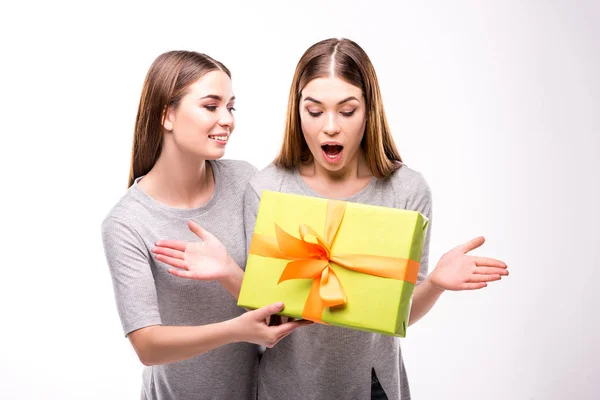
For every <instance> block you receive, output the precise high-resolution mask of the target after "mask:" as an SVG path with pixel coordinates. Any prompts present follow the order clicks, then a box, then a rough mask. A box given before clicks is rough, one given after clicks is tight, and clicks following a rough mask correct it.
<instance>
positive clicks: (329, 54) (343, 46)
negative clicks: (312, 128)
mask: <svg viewBox="0 0 600 400" xmlns="http://www.w3.org/2000/svg"><path fill="white" fill-rule="evenodd" d="M332 61H333V66H334V67H333V69H334V71H333V72H334V75H335V76H336V77H338V78H340V79H342V80H344V81H346V82H348V83H350V84H351V85H354V86H356V87H358V88H360V89H361V90H362V93H363V96H364V97H365V101H366V127H365V135H364V137H363V140H362V142H361V147H362V149H363V151H364V153H365V157H366V160H367V163H368V165H369V168H370V169H371V173H372V174H373V175H374V176H376V177H378V178H383V177H387V176H389V175H390V174H391V173H392V172H394V171H395V170H396V169H398V168H399V167H400V165H401V163H402V159H401V158H400V153H399V152H398V150H397V149H396V145H395V144H394V139H393V138H392V135H391V133H390V128H389V126H388V123H387V119H386V117H385V111H384V109H383V103H382V100H381V92H380V90H379V83H378V81H377V75H376V74H375V68H374V67H373V64H372V63H371V60H370V59H369V56H367V53H365V51H364V50H363V49H362V48H361V47H360V46H359V45H358V44H356V43H355V42H353V41H352V40H349V39H327V40H323V41H321V42H319V43H316V44H314V45H312V46H311V47H310V48H309V49H308V50H306V52H305V53H304V55H303V56H302V58H300V61H299V62H298V65H297V66H296V72H295V73H294V79H293V81H292V86H291V88H290V94H289V100H288V109H287V118H286V125H285V133H284V138H283V144H282V146H281V150H280V152H279V155H278V156H277V158H276V159H275V161H274V164H275V165H277V166H279V167H283V168H295V167H297V166H298V165H299V164H301V163H305V162H309V161H311V160H312V158H313V157H312V154H311V153H310V149H309V148H308V145H307V144H306V140H305V139H304V135H303V134H302V127H301V124H300V110H299V105H300V99H301V97H302V90H303V89H304V87H306V85H307V84H308V83H309V82H310V81H312V80H313V79H317V78H323V77H327V76H329V75H330V70H331V64H332Z"/></svg>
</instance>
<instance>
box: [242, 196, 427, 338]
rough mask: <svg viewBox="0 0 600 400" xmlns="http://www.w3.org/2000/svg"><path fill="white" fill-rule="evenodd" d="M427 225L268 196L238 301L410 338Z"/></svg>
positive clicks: (398, 214) (361, 207)
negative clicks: (275, 305) (280, 307)
mask: <svg viewBox="0 0 600 400" xmlns="http://www.w3.org/2000/svg"><path fill="white" fill-rule="evenodd" d="M427 224H428V219H427V218H426V217H425V216H424V215H422V214H421V213H419V212H417V211H409V210H400V209H396V208H388V207H378V206H370V205H365V204H357V203H351V202H345V201H339V200H327V199H322V198H316V197H309V196H300V195H294V194H286V193H279V192H271V191H264V192H263V194H262V198H261V201H260V205H259V209H258V216H257V219H256V226H255V228H254V234H253V236H252V241H251V245H250V251H249V255H248V261H247V263H246V272H245V275H244V280H243V282H242V288H241V291H240V296H239V299H238V305H239V306H241V307H245V308H259V307H263V306H266V305H268V304H271V303H275V302H277V301H283V302H284V304H285V307H284V309H283V310H282V312H281V313H279V314H280V315H284V316H288V317H293V318H297V319H308V320H312V321H315V322H319V323H325V324H330V325H336V326H342V327H347V328H351V329H358V330H362V331H368V332H375V333H380V334H385V335H394V336H400V337H405V335H406V328H407V326H408V318H409V313H410V306H411V300H412V294H413V291H414V287H415V284H416V281H417V275H418V272H419V263H420V260H421V252H422V250H423V243H424V240H425V233H426V229H427Z"/></svg>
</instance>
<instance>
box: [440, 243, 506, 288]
mask: <svg viewBox="0 0 600 400" xmlns="http://www.w3.org/2000/svg"><path fill="white" fill-rule="evenodd" d="M484 242H485V239H484V238H483V237H481V236H480V237H478V238H475V239H473V240H470V241H468V242H467V243H465V244H462V245H460V246H457V247H455V248H454V249H452V250H450V251H449V252H447V253H446V254H444V255H443V256H442V258H440V261H439V262H438V264H437V266H436V267H435V269H434V270H433V271H432V272H431V274H430V275H429V276H428V279H429V280H430V282H431V283H432V284H433V285H434V286H436V287H438V288H439V289H444V290H473V289H481V288H484V287H486V286H487V282H492V281H498V280H500V279H501V278H502V277H503V276H507V275H508V270H507V268H506V264H505V263H503V262H502V261H499V260H495V259H493V258H487V257H477V256H470V255H467V253H468V252H470V251H471V250H474V249H476V248H478V247H480V246H481V245H482V244H483V243H484Z"/></svg>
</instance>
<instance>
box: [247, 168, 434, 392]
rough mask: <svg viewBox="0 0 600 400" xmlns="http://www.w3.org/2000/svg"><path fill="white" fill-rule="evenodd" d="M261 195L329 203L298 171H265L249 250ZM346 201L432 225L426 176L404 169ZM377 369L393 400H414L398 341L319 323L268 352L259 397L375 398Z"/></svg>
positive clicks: (251, 218)
mask: <svg viewBox="0 0 600 400" xmlns="http://www.w3.org/2000/svg"><path fill="white" fill-rule="evenodd" d="M263 190H271V191H278V192H283V193H293V194H300V195H307V196H315V197H323V196H319V195H318V194H317V193H315V192H314V191H313V190H312V189H311V188H310V187H309V186H308V185H307V184H306V183H305V182H304V180H303V179H302V177H301V176H300V174H299V173H298V171H297V170H285V169H281V168H277V167H275V166H273V165H270V166H268V167H267V168H265V169H264V170H262V171H260V172H259V173H258V174H256V175H255V176H254V177H253V178H252V179H251V180H250V183H249V185H248V187H247V189H246V193H245V196H244V223H245V226H246V242H247V245H248V246H249V244H250V238H251V237H252V233H253V231H254V226H255V224H256V214H257V211H258V205H259V201H260V196H261V194H262V191H263ZM342 200H347V201H351V202H355V203H363V204H371V205H376V206H385V207H395V208H401V209H407V210H416V211H419V212H421V213H422V214H423V215H425V216H427V217H428V218H430V219H431V192H430V189H429V186H428V185H427V183H426V182H425V180H424V178H423V176H422V175H421V174H420V173H418V172H416V171H414V170H412V169H410V168H408V167H407V166H406V165H403V166H402V167H401V168H400V169H398V170H397V171H396V172H394V174H393V175H392V176H391V177H389V178H386V179H376V178H372V179H371V181H370V183H369V184H368V185H367V186H366V187H365V188H364V189H363V190H361V191H360V192H359V193H356V194H355V195H353V196H350V197H347V198H344V199H342ZM429 232H431V225H430V226H429V228H428V230H427V235H426V238H425V245H424V248H423V255H422V258H421V266H420V270H419V276H418V279H417V283H421V282H422V281H423V279H425V277H426V276H427V262H428V254H429V238H430V234H429ZM372 369H374V370H375V373H376V375H377V377H378V378H379V381H380V383H381V386H382V387H383V389H384V391H385V392H386V394H387V396H388V399H390V400H395V399H410V390H409V386H408V380H407V376H406V371H405V369H404V362H403V360H402V353H401V351H400V340H399V339H398V338H397V337H393V336H384V335H379V334H375V333H368V332H361V331H356V330H350V329H344V328H339V327H334V326H324V325H320V324H315V325H312V326H308V327H304V328H301V329H299V330H297V331H294V332H293V333H291V334H290V335H289V336H287V337H286V338H284V339H283V340H281V341H280V342H279V343H278V344H277V345H275V346H274V347H273V348H271V349H266V351H265V353H264V355H263V358H262V360H261V363H260V366H259V373H258V399H259V400H276V399H284V398H285V399H290V400H295V399H298V400H311V399H340V400H345V399H360V400H364V399H370V398H371V397H370V396H371V374H372Z"/></svg>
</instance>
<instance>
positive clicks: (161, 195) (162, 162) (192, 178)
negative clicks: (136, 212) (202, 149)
mask: <svg viewBox="0 0 600 400" xmlns="http://www.w3.org/2000/svg"><path fill="white" fill-rule="evenodd" d="M165 144H166V143H165ZM140 188H141V189H142V190H143V191H144V192H146V193H147V194H148V195H150V196H151V197H152V198H154V199H155V200H157V201H159V202H161V203H163V204H165V205H168V206H171V207H177V208H197V207H200V206H202V205H203V204H206V203H207V202H208V200H209V199H210V197H211V196H212V193H213V191H214V178H213V173H212V168H211V167H210V164H209V163H208V162H207V161H206V160H202V159H198V158H197V156H192V155H189V154H187V155H186V154H182V153H181V152H179V151H177V150H176V149H174V146H164V147H163V149H162V152H161V154H160V156H159V158H158V160H157V161H156V164H154V166H153V167H152V169H151V170H150V172H148V174H147V175H146V176H145V177H144V179H142V180H141V181H140Z"/></svg>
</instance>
